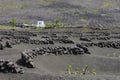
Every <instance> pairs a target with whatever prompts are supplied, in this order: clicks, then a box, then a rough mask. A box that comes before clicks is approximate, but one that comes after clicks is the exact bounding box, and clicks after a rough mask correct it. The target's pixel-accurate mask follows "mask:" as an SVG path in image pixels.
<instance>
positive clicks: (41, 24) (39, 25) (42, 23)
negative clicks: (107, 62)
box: [36, 21, 45, 27]
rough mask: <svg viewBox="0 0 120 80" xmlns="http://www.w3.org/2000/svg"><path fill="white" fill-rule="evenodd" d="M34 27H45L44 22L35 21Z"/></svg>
mask: <svg viewBox="0 0 120 80" xmlns="http://www.w3.org/2000/svg"><path fill="white" fill-rule="evenodd" d="M36 27H45V22H44V21H37V25H36Z"/></svg>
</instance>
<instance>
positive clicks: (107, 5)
mask: <svg viewBox="0 0 120 80" xmlns="http://www.w3.org/2000/svg"><path fill="white" fill-rule="evenodd" d="M110 5H111V3H110V2H103V4H102V6H101V8H106V7H109V6H110Z"/></svg>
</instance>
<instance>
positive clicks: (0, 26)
mask: <svg viewBox="0 0 120 80" xmlns="http://www.w3.org/2000/svg"><path fill="white" fill-rule="evenodd" d="M14 28H15V27H13V26H6V25H0V29H14Z"/></svg>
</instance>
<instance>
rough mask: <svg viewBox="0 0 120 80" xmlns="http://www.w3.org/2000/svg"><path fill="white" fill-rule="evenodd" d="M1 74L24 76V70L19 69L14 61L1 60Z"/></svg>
mask: <svg viewBox="0 0 120 80" xmlns="http://www.w3.org/2000/svg"><path fill="white" fill-rule="evenodd" d="M0 72H4V73H8V72H10V73H20V74H23V73H24V70H23V68H19V67H18V65H17V64H15V63H13V62H12V61H9V60H3V59H0Z"/></svg>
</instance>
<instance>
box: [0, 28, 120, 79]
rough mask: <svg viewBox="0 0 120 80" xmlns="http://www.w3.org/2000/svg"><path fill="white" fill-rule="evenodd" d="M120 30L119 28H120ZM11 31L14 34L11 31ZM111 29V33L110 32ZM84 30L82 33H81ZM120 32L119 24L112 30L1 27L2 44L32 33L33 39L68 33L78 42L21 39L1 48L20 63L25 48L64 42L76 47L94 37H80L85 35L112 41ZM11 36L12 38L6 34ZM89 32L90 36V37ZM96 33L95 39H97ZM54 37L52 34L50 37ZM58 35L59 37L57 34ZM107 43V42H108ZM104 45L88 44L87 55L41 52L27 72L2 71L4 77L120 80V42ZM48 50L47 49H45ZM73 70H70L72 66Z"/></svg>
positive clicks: (2, 55) (6, 56)
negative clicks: (38, 29) (29, 29)
mask: <svg viewBox="0 0 120 80" xmlns="http://www.w3.org/2000/svg"><path fill="white" fill-rule="evenodd" d="M116 31H117V32H116ZM9 33H11V35H9ZM28 33H29V34H28ZM33 33H34V34H36V35H37V36H34V37H32V36H30V35H31V34H33ZM106 33H108V35H106ZM81 34H82V36H81ZM114 34H117V35H115V36H119V34H120V32H119V28H116V29H110V28H109V29H108V30H105V29H103V30H92V29H89V28H88V30H87V31H84V28H64V29H63V28H62V29H45V30H42V31H33V30H31V31H25V30H10V29H7V30H1V31H0V37H2V41H0V42H1V43H2V44H4V42H5V41H6V40H10V41H12V42H14V39H13V38H12V35H16V36H24V37H25V36H27V37H28V36H29V37H30V39H42V37H43V36H48V37H50V36H53V35H54V36H55V35H56V36H59V37H60V36H68V38H69V39H70V40H72V41H74V44H69V43H66V44H65V43H59V42H56V41H54V44H28V43H23V42H21V43H20V44H14V45H12V48H5V49H4V50H0V59H6V60H8V59H10V60H11V61H13V62H15V63H18V61H19V59H20V58H21V52H22V51H24V50H25V49H35V48H40V47H55V46H64V47H74V46H75V45H76V44H77V43H90V41H83V40H80V38H81V37H85V38H89V37H92V38H93V40H92V41H91V42H93V43H94V42H96V41H98V42H104V41H106V42H109V41H118V42H119V40H120V39H119V37H116V38H113V36H112V35H114ZM95 35H99V37H105V38H106V37H110V39H108V40H104V38H102V40H99V39H97V38H99V37H97V36H95ZM5 36H6V37H11V38H5ZM86 36H89V37H86ZM94 37H95V39H94ZM50 38H51V37H50ZM53 38H56V37H53ZM106 46H107V45H106ZM106 46H103V47H100V46H99V45H98V46H95V45H94V46H88V49H89V51H90V53H91V54H84V55H74V54H69V53H68V54H67V55H64V54H62V55H59V54H58V55H57V56H56V55H54V54H53V53H50V55H46V56H45V55H39V56H37V57H35V58H34V59H33V62H34V64H35V68H33V69H31V68H27V67H25V66H21V65H20V64H18V65H19V66H20V67H23V68H24V70H25V74H12V73H0V76H1V78H0V80H28V79H29V80H33V79H36V80H119V79H120V77H119V75H120V60H119V58H120V51H119V49H120V43H119V44H118V45H116V46H117V48H115V47H112V46H111V47H110V46H109V47H106ZM45 54H46V53H45ZM86 65H87V66H88V68H87V71H86V73H85V75H82V73H83V69H85V68H86ZM70 66H71V67H72V69H71V70H70V72H71V74H70V73H69V71H68V69H70Z"/></svg>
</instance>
